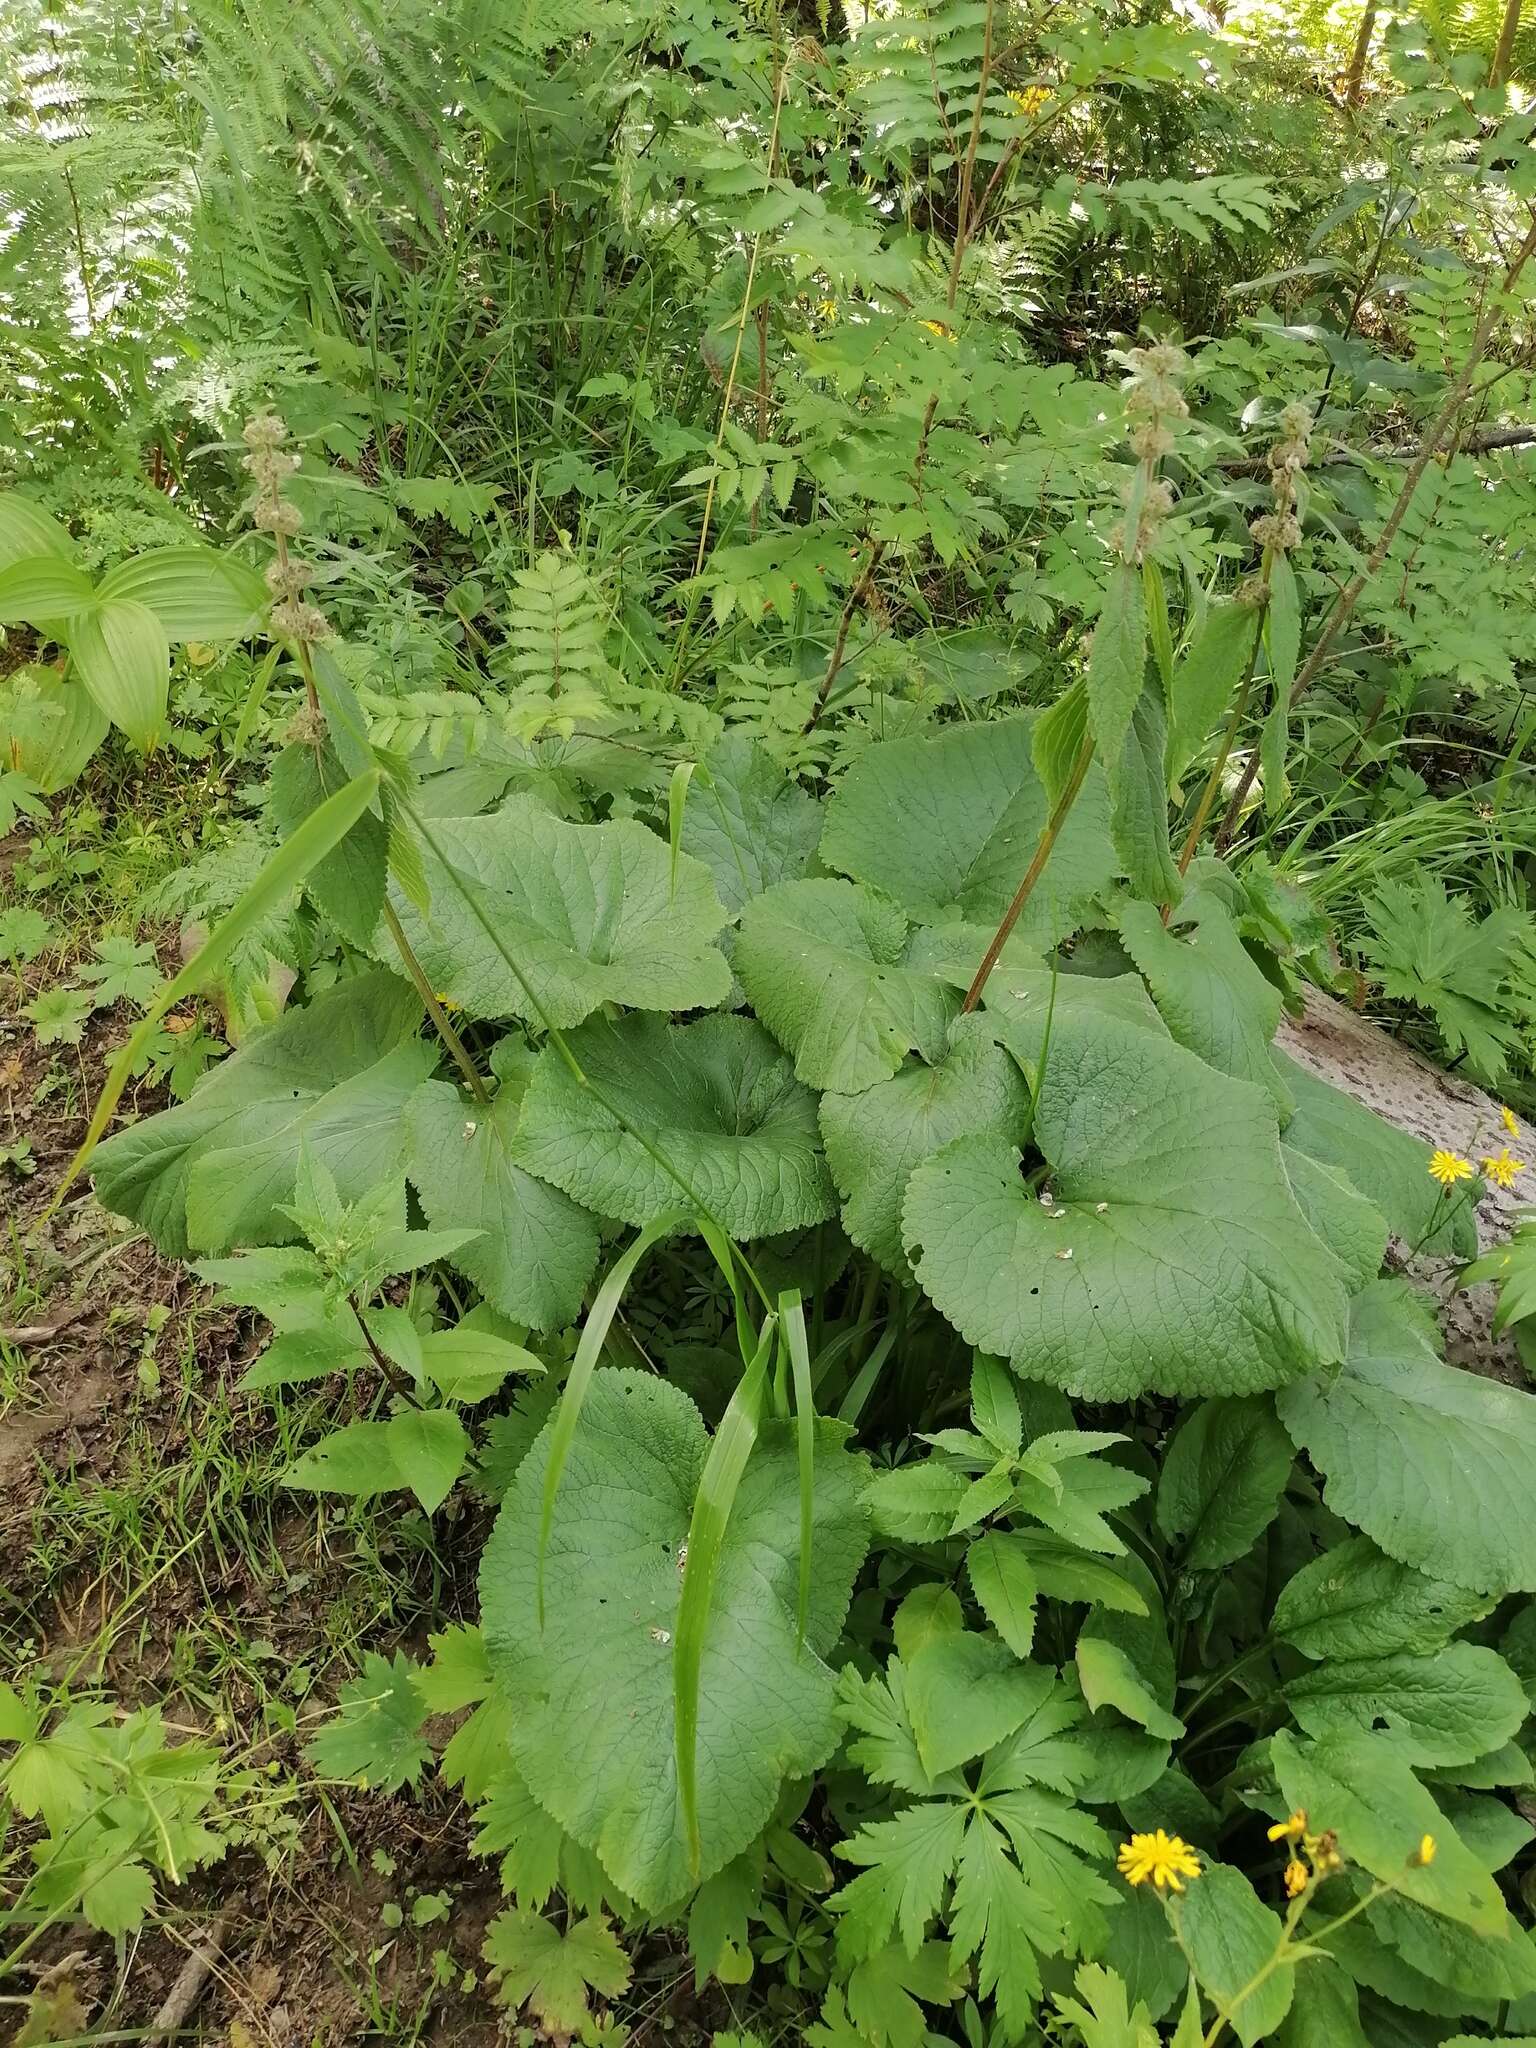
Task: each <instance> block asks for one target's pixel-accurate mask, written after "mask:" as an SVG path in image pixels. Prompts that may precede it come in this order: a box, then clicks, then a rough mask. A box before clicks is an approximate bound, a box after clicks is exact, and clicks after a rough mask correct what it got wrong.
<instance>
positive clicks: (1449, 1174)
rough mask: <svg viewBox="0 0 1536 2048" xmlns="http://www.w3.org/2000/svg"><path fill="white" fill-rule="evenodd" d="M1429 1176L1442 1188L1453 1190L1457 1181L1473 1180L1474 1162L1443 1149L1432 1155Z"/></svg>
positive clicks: (1457, 1153)
mask: <svg viewBox="0 0 1536 2048" xmlns="http://www.w3.org/2000/svg"><path fill="white" fill-rule="evenodd" d="M1429 1174H1430V1179H1431V1180H1437V1181H1439V1183H1440V1185H1441V1187H1443V1188H1453V1187H1454V1186H1455V1185H1456V1183H1457V1181H1459V1180H1470V1179H1471V1178H1472V1162H1471V1160H1470V1159H1463V1158H1462V1156H1461V1154H1460V1153H1459V1152H1447V1151H1446V1150H1445V1149H1444V1147H1442V1148H1441V1149H1440V1150H1439V1151H1438V1152H1434V1153H1431V1155H1430V1161H1429Z"/></svg>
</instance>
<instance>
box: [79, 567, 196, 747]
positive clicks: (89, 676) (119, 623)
mask: <svg viewBox="0 0 1536 2048" xmlns="http://www.w3.org/2000/svg"><path fill="white" fill-rule="evenodd" d="M69 652H70V655H71V658H72V660H73V662H74V666H75V668H76V669H77V670H78V672H79V676H80V680H81V682H82V683H84V685H85V687H86V688H87V689H88V690H89V691H90V693H91V695H92V696H93V697H94V698H95V699H96V702H97V703H98V704H99V705H100V707H101V709H102V710H103V711H104V712H105V713H106V714H107V716H108V718H110V719H111V721H112V723H113V724H114V725H115V726H119V727H120V728H121V729H122V730H123V731H124V732H125V733H127V735H128V737H129V739H131V740H132V741H133V743H134V745H135V746H136V747H141V748H143V749H144V750H145V751H146V752H147V751H148V750H149V748H150V747H152V746H153V745H154V743H155V741H156V740H157V739H158V738H159V736H160V731H161V728H162V727H163V726H164V724H165V706H166V700H167V698H168V697H169V695H170V688H171V644H170V641H169V639H168V638H167V636H166V631H165V628H164V626H162V625H161V623H160V621H159V620H158V619H157V618H156V617H155V614H154V613H153V612H152V611H150V610H149V608H148V607H147V606H146V605H142V604H134V603H133V602H131V601H130V600H129V599H127V598H114V599H112V600H111V601H110V602H106V601H103V602H101V603H98V604H97V606H96V608H95V609H94V610H93V611H89V612H86V613H83V614H82V615H81V616H80V617H79V618H77V619H74V620H72V621H71V623H70V627H69Z"/></svg>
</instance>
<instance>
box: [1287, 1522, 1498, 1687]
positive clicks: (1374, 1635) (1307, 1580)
mask: <svg viewBox="0 0 1536 2048" xmlns="http://www.w3.org/2000/svg"><path fill="white" fill-rule="evenodd" d="M1494 1604H1495V1601H1494V1596H1492V1595H1489V1594H1483V1593H1473V1592H1470V1591H1469V1590H1468V1589H1467V1588H1466V1587H1465V1586H1456V1585H1452V1584H1451V1582H1450V1581H1449V1580H1448V1579H1432V1578H1429V1577H1427V1576H1426V1575H1425V1574H1424V1573H1423V1572H1419V1571H1415V1570H1414V1569H1413V1567H1412V1566H1411V1565H1406V1564H1401V1563H1399V1562H1398V1560H1397V1559H1396V1558H1394V1557H1387V1556H1385V1555H1384V1554H1383V1552H1381V1551H1380V1550H1378V1549H1377V1548H1376V1545H1375V1544H1374V1543H1372V1541H1371V1540H1370V1538H1369V1537H1368V1536H1351V1537H1349V1538H1348V1539H1347V1540H1346V1541H1345V1542H1343V1543H1338V1544H1335V1545H1334V1547H1333V1549H1332V1550H1329V1551H1327V1552H1325V1553H1324V1555H1323V1556H1322V1557H1319V1558H1315V1559H1314V1560H1313V1562H1312V1563H1311V1564H1308V1565H1303V1566H1302V1568H1301V1570H1300V1571H1299V1572H1297V1573H1296V1575H1295V1577H1294V1578H1291V1579H1288V1580H1287V1581H1286V1583H1285V1586H1284V1588H1283V1589H1282V1591H1281V1594H1280V1597H1279V1599H1278V1600H1277V1601H1276V1602H1275V1612H1274V1617H1273V1619H1272V1621H1271V1624H1270V1626H1271V1628H1272V1630H1273V1632H1274V1633H1275V1634H1276V1635H1277V1636H1283V1637H1284V1639H1285V1640H1286V1642H1288V1643H1290V1644H1291V1645H1292V1646H1293V1648H1295V1649H1298V1650H1300V1652H1301V1653H1302V1655H1303V1656H1304V1657H1311V1658H1314V1659H1317V1658H1326V1657H1385V1656H1390V1655H1391V1654H1392V1653H1393V1652H1394V1651H1396V1650H1410V1651H1414V1652H1418V1653H1424V1652H1427V1651H1430V1650H1438V1649H1439V1648H1440V1647H1441V1646H1442V1644H1445V1643H1448V1642H1449V1641H1450V1639H1451V1637H1452V1636H1453V1635H1455V1633H1456V1631H1457V1630H1458V1629H1460V1628H1465V1627H1466V1626H1467V1624H1468V1623H1469V1622H1473V1621H1477V1620H1479V1619H1481V1617H1482V1616H1483V1615H1485V1614H1487V1613H1489V1612H1490V1611H1491V1610H1492V1608H1493V1606H1494Z"/></svg>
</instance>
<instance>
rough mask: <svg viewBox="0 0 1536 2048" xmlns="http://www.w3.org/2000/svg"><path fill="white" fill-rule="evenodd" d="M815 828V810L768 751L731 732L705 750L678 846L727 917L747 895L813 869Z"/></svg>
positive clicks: (818, 812)
mask: <svg viewBox="0 0 1536 2048" xmlns="http://www.w3.org/2000/svg"><path fill="white" fill-rule="evenodd" d="M821 824H822V811H821V806H820V805H819V804H818V803H817V802H816V801H815V799H814V798H813V797H812V796H810V795H809V794H808V793H807V792H806V791H805V790H803V789H802V788H801V787H800V785H799V784H798V783H796V782H792V781H791V780H790V778H789V777H788V776H787V775H786V774H785V773H784V770H783V769H782V768H781V767H780V766H779V764H778V762H777V761H775V760H774V758H773V756H772V755H771V754H770V753H769V752H768V750H767V748H766V747H763V746H759V744H758V743H757V741H756V740H753V739H749V738H748V737H747V736H746V734H745V733H740V732H733V733H727V734H726V736H725V737H724V739H722V740H720V741H719V742H718V743H717V744H716V745H715V746H714V747H712V748H711V749H710V752H709V755H708V757H707V758H706V759H705V760H704V761H703V762H701V764H700V766H699V770H698V773H697V774H696V775H695V776H694V778H693V782H692V785H691V787H690V788H689V791H688V800H687V804H686V807H685V808H684V811H683V830H682V847H683V851H684V852H685V853H691V854H695V855H696V856H697V857H698V858H699V859H700V860H701V861H703V863H704V865H705V866H706V867H707V868H708V869H709V872H710V873H711V875H713V876H714V880H715V893H716V895H717V896H718V897H719V898H720V901H721V902H722V903H723V904H724V905H725V907H726V909H727V910H729V911H731V912H732V913H733V914H734V913H735V912H736V911H738V910H740V908H741V906H742V905H743V904H744V903H745V902H746V901H747V899H748V897H749V896H760V895H761V894H762V893H763V891H764V890H765V889H771V888H773V887H774V885H775V884H776V883H778V882H798V881H800V880H802V879H803V878H804V877H805V876H806V875H807V874H809V873H813V872H814V871H815V869H816V864H817V863H816V841H817V839H818V838H819V837H820V835H821Z"/></svg>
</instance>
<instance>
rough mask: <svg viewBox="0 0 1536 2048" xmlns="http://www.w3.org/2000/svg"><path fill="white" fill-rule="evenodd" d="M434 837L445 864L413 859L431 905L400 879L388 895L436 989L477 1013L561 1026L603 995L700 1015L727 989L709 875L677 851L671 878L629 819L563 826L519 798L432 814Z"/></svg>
mask: <svg viewBox="0 0 1536 2048" xmlns="http://www.w3.org/2000/svg"><path fill="white" fill-rule="evenodd" d="M432 837H433V839H434V840H435V842H436V844H437V847H438V848H439V849H440V851H441V855H442V859H441V860H439V858H438V855H437V854H436V853H434V852H433V851H432V850H431V849H430V848H429V849H427V850H426V851H425V852H424V853H423V856H422V865H423V868H424V871H425V874H426V880H427V886H428V888H429V890H430V892H431V909H430V911H429V912H428V913H427V914H426V915H425V916H424V915H423V914H422V912H421V911H419V910H418V909H417V908H416V906H415V904H414V903H412V902H411V900H410V899H409V897H408V896H407V895H406V894H405V893H404V891H403V890H401V889H400V888H398V886H395V887H392V889H391V892H390V900H391V901H392V902H393V904H394V906H395V910H396V913H397V914H398V916H399V918H400V922H401V924H402V925H403V926H404V928H405V932H406V936H407V938H408V939H409V940H410V942H411V945H412V946H413V948H414V949H415V951H416V954H417V957H418V958H419V959H420V961H421V964H422V966H423V968H424V969H425V970H426V974H427V977H428V979H429V980H430V981H431V983H432V986H433V988H434V989H436V990H438V991H440V992H441V993H443V994H446V995H448V996H450V997H451V998H452V999H453V1001H455V1002H456V1003H460V1004H462V1005H463V1007H464V1008H465V1009H466V1010H469V1011H470V1012H471V1013H472V1014H473V1015H475V1016H477V1017H521V1018H524V1019H525V1020H527V1021H528V1022H530V1023H538V1022H540V1021H542V1020H541V1019H540V1016H539V1006H540V1005H542V1007H543V1010H544V1012H545V1013H546V1015H547V1016H548V1018H549V1019H550V1021H552V1022H553V1023H554V1024H556V1025H560V1026H565V1027H568V1026H570V1025H573V1024H579V1023H580V1022H581V1021H582V1019H583V1018H584V1017H586V1016H588V1015H589V1014H590V1013H591V1012H592V1011H593V1010H595V1009H597V1008H598V1007H599V1006H600V1005H601V1004H603V1003H623V1004H625V1005H626V1006H627V1007H629V1008H631V1009H639V1010H688V1009H697V1008H703V1009H707V1008H709V1007H711V1006H712V1005H713V1004H715V1003H720V1002H723V1001H724V1000H725V998H726V996H727V995H728V994H729V992H730V985H731V976H730V969H729V967H728V966H727V965H726V961H725V955H724V954H723V953H722V952H721V951H720V949H719V947H718V946H717V945H716V944H715V935H716V933H717V932H718V931H719V930H720V927H721V926H722V925H723V924H724V922H725V911H724V908H723V906H722V905H721V903H720V901H719V899H718V898H717V897H716V895H715V891H714V885H713V883H712V882H711V880H710V877H709V871H708V869H707V868H705V867H704V865H703V864H702V862H699V861H696V860H694V859H692V858H691V857H690V856H689V855H687V854H683V855H680V856H679V858H678V860H677V862H676V875H675V877H674V875H673V872H672V869H673V862H672V859H671V855H670V853H669V851H668V848H667V843H666V841H665V840H664V839H659V838H658V837H657V836H656V834H655V833H654V832H650V831H647V830H646V828H645V827H644V826H643V825H640V824H637V823H636V822H635V821H634V820H633V819H632V818H622V819H618V820H616V821H614V822H613V823H610V824H606V825H567V824H565V823H564V822H563V821H562V820H561V819H559V818H557V817H555V816H554V815H553V813H551V812H549V811H547V810H544V809H543V808H542V807H541V806H540V805H539V804H537V803H536V802H534V800H533V799H532V798H531V797H521V796H519V797H511V798H509V799H508V800H507V802H506V803H504V804H503V805H502V807H501V809H500V810H498V811H494V812H492V813H491V814H490V815H489V816H488V817H483V818H440V819H438V820H437V821H436V822H435V823H434V825H433V827H432ZM445 863H446V865H447V867H448V868H450V869H451V870H452V874H449V873H447V872H445V871H444V864H445ZM455 878H456V879H455ZM674 881H675V886H674ZM466 891H467V892H469V893H470V894H471V895H472V897H473V899H474V900H475V902H477V903H478V904H479V906H480V908H481V910H482V911H483V912H484V913H485V915H486V917H487V919H488V920H489V921H490V923H491V924H492V925H493V926H494V927H495V929H496V931H497V932H498V934H499V935H500V938H501V942H502V945H503V946H504V947H505V948H506V950H507V952H508V953H509V954H510V955H511V956H512V959H513V960H514V961H515V962H516V963H517V967H518V968H519V969H520V970H521V973H522V976H524V977H526V981H527V987H526V988H525V986H524V984H523V981H522V980H521V979H520V978H519V975H518V974H517V973H516V972H514V970H513V969H512V968H511V967H509V966H508V965H507V963H506V961H505V959H503V957H502V954H501V952H500V950H499V949H498V948H497V947H496V946H494V945H493V944H492V943H491V940H490V938H489V937H488V936H487V934H486V931H485V929H484V927H483V926H482V925H481V923H480V921H479V919H478V918H477V917H476V916H475V914H474V911H473V910H472V909H471V908H470V906H469V904H467V903H466V902H465V901H464V893H465V892H466ZM530 990H531V991H532V993H531V994H530V993H529V991H530Z"/></svg>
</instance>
